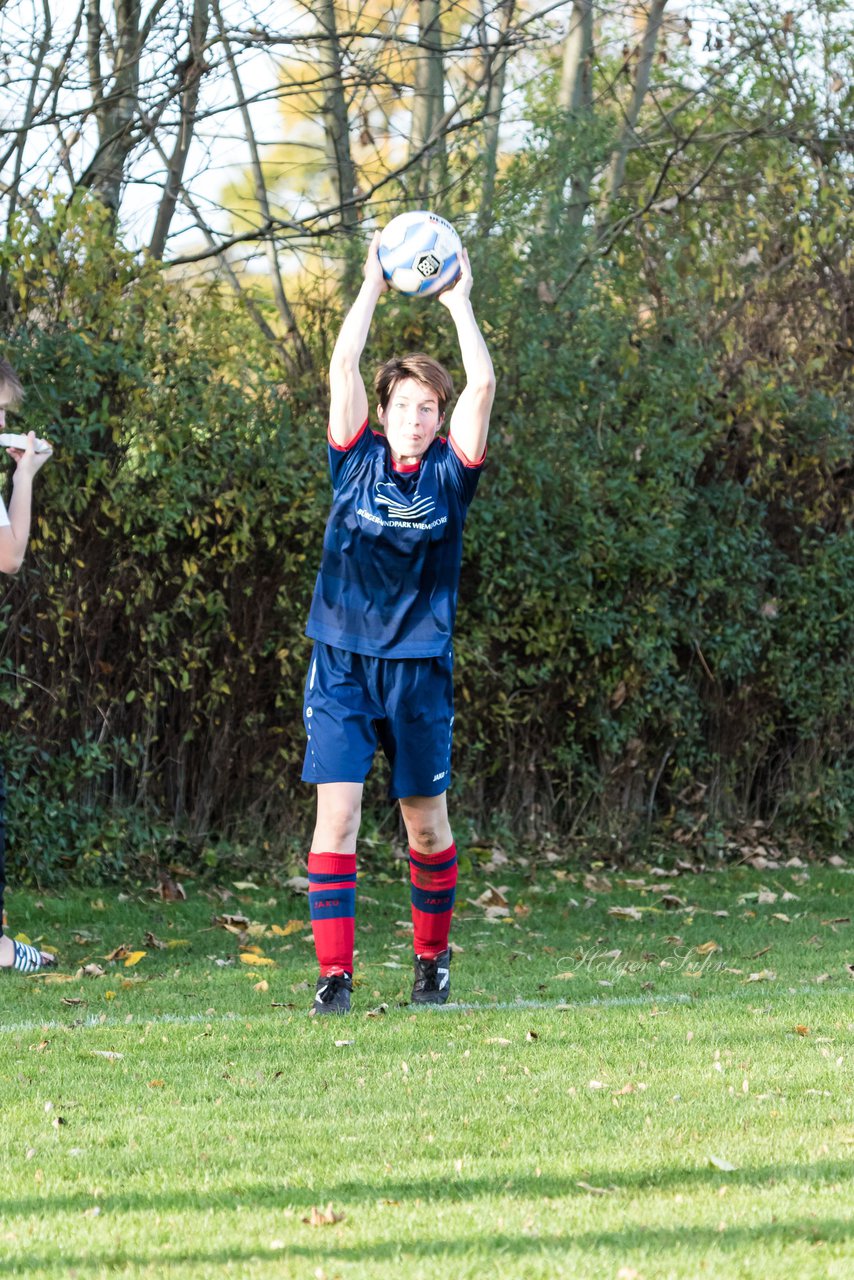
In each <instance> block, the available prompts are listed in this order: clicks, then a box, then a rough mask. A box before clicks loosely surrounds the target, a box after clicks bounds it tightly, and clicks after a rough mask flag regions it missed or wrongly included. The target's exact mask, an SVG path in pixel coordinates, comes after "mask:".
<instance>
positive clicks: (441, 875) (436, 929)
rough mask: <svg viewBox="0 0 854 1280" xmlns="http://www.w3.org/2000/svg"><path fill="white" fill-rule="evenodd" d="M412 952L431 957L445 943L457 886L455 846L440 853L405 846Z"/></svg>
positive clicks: (434, 955) (445, 946)
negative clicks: (413, 932)
mask: <svg viewBox="0 0 854 1280" xmlns="http://www.w3.org/2000/svg"><path fill="white" fill-rule="evenodd" d="M409 874H410V879H411V880H412V923H413V925H414V929H415V937H414V939H413V941H414V945H415V954H416V955H418V956H423V957H424V959H425V960H435V958H436V956H438V955H439V954H440V953H441V952H442V951H446V950H447V947H448V936H449V934H450V932H451V916H452V915H453V913H454V897H455V896H456V889H457V846H456V845H455V844H452V845H451V847H450V848H449V849H444V850H443V851H442V852H441V853H419V852H418V850H417V849H410V850H409Z"/></svg>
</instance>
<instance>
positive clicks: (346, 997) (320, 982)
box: [311, 973, 353, 1017]
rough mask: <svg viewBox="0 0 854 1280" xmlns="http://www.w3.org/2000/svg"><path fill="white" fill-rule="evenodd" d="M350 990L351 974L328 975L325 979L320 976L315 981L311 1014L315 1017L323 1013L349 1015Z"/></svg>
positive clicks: (351, 986) (351, 987)
mask: <svg viewBox="0 0 854 1280" xmlns="http://www.w3.org/2000/svg"><path fill="white" fill-rule="evenodd" d="M352 990H353V975H352V973H330V974H329V976H328V977H326V978H325V977H324V976H323V975H322V974H321V976H320V977H319V978H318V979H317V990H316V991H315V993H314V1007H313V1008H312V1011H311V1012H312V1013H313V1014H314V1015H315V1017H317V1016H319V1015H320V1014H325V1013H349V1012H350V992H351V991H352Z"/></svg>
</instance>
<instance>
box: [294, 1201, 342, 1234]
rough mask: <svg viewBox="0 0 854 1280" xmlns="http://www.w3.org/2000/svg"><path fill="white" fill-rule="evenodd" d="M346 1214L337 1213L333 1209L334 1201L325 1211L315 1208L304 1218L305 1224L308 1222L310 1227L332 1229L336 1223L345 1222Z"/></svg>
mask: <svg viewBox="0 0 854 1280" xmlns="http://www.w3.org/2000/svg"><path fill="white" fill-rule="evenodd" d="M345 1216H346V1215H345V1214H343V1213H336V1212H335V1210H334V1209H333V1208H332V1201H331V1200H330V1202H329V1204H328V1205H327V1206H326V1208H325V1209H318V1208H317V1207H313V1208H312V1210H311V1213H310V1214H309V1216H308V1217H307V1218H303V1222H307V1223H308V1225H309V1226H310V1227H331V1226H333V1225H334V1224H335V1223H336V1222H343V1221H344V1218H345Z"/></svg>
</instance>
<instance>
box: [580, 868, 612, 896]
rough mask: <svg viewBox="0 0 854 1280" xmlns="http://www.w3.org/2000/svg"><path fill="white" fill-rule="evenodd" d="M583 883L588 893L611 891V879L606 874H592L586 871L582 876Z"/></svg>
mask: <svg viewBox="0 0 854 1280" xmlns="http://www.w3.org/2000/svg"><path fill="white" fill-rule="evenodd" d="M583 884H584V888H585V889H586V890H587V892H588V893H610V892H611V881H610V880H609V879H608V877H607V876H594V875H591V874H590V873H589V872H588V873H587V875H586V876H585V877H584V881H583Z"/></svg>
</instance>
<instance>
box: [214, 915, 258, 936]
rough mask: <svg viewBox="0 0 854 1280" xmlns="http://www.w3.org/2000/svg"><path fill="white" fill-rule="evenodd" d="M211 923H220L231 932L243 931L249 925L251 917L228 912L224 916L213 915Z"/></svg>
mask: <svg viewBox="0 0 854 1280" xmlns="http://www.w3.org/2000/svg"><path fill="white" fill-rule="evenodd" d="M211 924H218V925H220V926H221V927H222V928H223V929H229V930H230V931H231V932H242V931H243V930H244V929H246V928H248V926H249V917H248V916H241V915H230V914H228V913H226V914H225V915H222V916H211Z"/></svg>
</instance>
